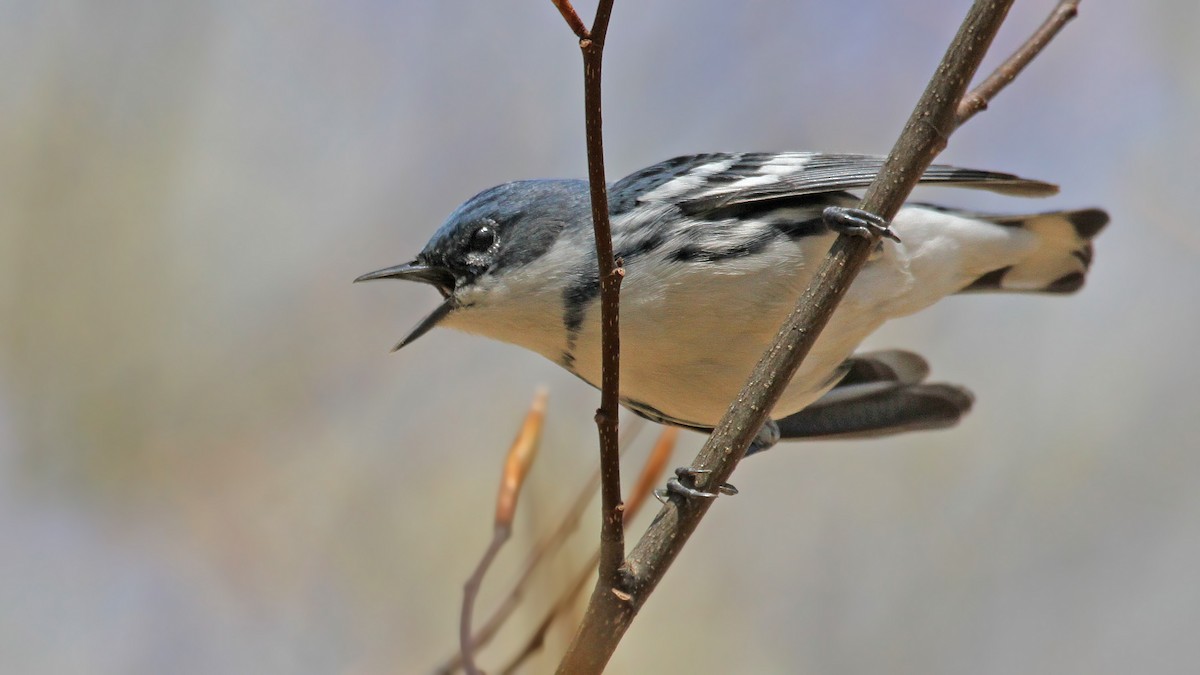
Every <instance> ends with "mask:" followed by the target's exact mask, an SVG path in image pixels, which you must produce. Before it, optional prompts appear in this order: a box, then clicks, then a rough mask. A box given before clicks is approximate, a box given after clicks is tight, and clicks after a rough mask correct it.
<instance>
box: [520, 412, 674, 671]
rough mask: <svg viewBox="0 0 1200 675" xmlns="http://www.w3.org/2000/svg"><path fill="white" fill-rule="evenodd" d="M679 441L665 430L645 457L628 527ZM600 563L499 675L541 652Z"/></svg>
mask: <svg viewBox="0 0 1200 675" xmlns="http://www.w3.org/2000/svg"><path fill="white" fill-rule="evenodd" d="M678 439H679V430H678V429H676V428H674V427H663V430H662V433H661V434H659V436H658V441H657V442H655V444H654V448H653V449H652V450H651V451H650V454H649V455H648V456H647V457H646V463H645V464H643V465H642V472H641V474H639V475H638V479H637V481H636V482H635V483H634V486H633V490H631V491H630V492H629V502H628V508H627V509H626V510H625V522H627V523H628V522H629V521H631V520H633V519H634V518H636V517H637V514H638V511H640V510H641V507H642V505H643V504H645V503H646V498H647V497H649V496H650V493H651V492H653V491H654V486H656V485H658V484H659V482H660V481H662V475H663V470H664V469H665V468H666V466H667V461H668V460H670V459H671V454H672V453H673V452H674V451H675V443H676V442H677V441H678ZM599 559H600V552H599V551H596V553H595V554H593V555H592V557H591V560H590V561H589V562H588V564H587V565H585V566H584V567H583V568H582V569H581V570H580V571H579V575H578V576H577V577H576V578H575V582H574V583H572V584H571V585H570V586H568V587H567V589H566V591H564V592H563V594H562V595H560V596H559V598H558V601H557V602H555V603H554V604H553V605H551V606H550V608H549V609H548V610H546V614H545V616H543V617H542V620H541V622H540V623H538V626H537V628H536V629H535V630H534V631H533V634H532V635H531V636H530V637H529V639H528V640H527V641H526V642H525V644H524V646H522V648H521V650H520V651H518V652H517V655H516V656H514V657H513V659H512V660H511V661H509V663H508V665H507V666H505V667H504V668H503V669H502V670H501V671H500V672H501V673H513V672H516V670H517V668H519V667H520V666H521V664H523V663H524V662H525V661H526V660H527V659H528V658H529V657H530V656H533V655H534V654H536V653H537V652H538V650H540V649H541V648H542V646H543V645H544V644H545V642H546V633H548V632H549V631H550V627H551V626H553V625H554V622H555V620H557V619H558V617H560V616H562V614H563V613H564V612H566V611H567V610H568V609H569V608H570V607H571V606H572V605H574V604H575V600H576V598H578V597H579V592H580V591H582V590H583V588H584V586H585V585H586V584H587V581H588V579H590V578H591V576H592V572H593V571H594V570H595V569H596V563H597V562H598V561H599Z"/></svg>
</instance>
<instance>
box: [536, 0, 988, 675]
mask: <svg viewBox="0 0 1200 675" xmlns="http://www.w3.org/2000/svg"><path fill="white" fill-rule="evenodd" d="M1011 5H1012V0H976V2H975V3H973V5H972V7H971V9H970V11H969V12H968V14H967V17H966V18H965V19H964V20H963V23H962V26H961V27H960V29H959V32H958V34H957V35H956V36H955V38H954V40H953V42H951V44H950V47H949V48H948V50H947V52H946V54H945V56H944V57H943V59H942V62H941V64H940V65H939V67H938V69H937V71H936V72H935V74H934V76H933V78H932V79H931V80H930V83H929V86H928V87H927V88H926V90H925V93H924V94H923V95H922V97H921V100H920V101H919V102H918V104H917V106H916V108H915V109H914V110H913V114H912V116H911V117H910V118H909V121H908V123H907V124H906V126H905V128H904V131H903V132H902V133H901V136H900V138H899V139H898V140H897V142H896V145H895V147H893V149H892V152H891V153H890V154H889V155H888V158H887V160H886V161H885V162H884V165H883V167H882V168H881V170H880V172H879V174H878V175H877V176H876V178H875V180H874V181H873V182H872V184H871V186H870V187H869V188H868V190H867V192H866V195H865V196H864V197H863V200H862V202H861V204H860V205H859V208H861V209H863V210H865V211H869V212H871V213H875V214H878V215H880V216H882V217H884V219H885V220H891V219H892V217H894V216H895V214H896V212H897V211H898V210H899V209H900V206H901V205H902V204H903V202H904V200H905V199H906V198H907V196H908V194H909V193H910V192H911V191H912V188H913V187H914V186H915V185H916V183H917V181H918V179H919V178H920V176H921V175H922V174H923V173H924V171H925V169H926V168H927V167H928V166H929V164H930V163H932V161H933V158H934V157H935V156H936V155H937V154H938V153H939V152H940V151H941V150H942V149H944V148H945V146H946V143H947V141H948V139H949V136H950V134H951V133H952V132H953V131H954V129H955V128H956V126H957V125H956V112H957V108H958V104H959V102H961V101H962V99H963V97H964V95H965V93H966V88H967V85H968V84H969V83H970V80H971V78H972V76H973V75H974V73H975V71H976V70H977V69H978V67H979V63H980V61H981V60H982V59H983V55H984V54H985V53H986V51H987V48H988V47H989V46H990V44H991V41H992V39H993V38H994V37H995V35H996V32H997V31H998V30H999V28H1000V25H1001V24H1002V23H1003V21H1004V18H1005V16H1006V15H1007V13H1008V10H1009V8H1010V7H1011ZM877 240H878V237H877V236H876V237H871V238H856V237H849V236H845V235H843V236H840V237H838V239H837V240H836V241H835V243H834V245H833V248H832V249H831V250H830V252H829V255H828V256H827V258H826V260H825V262H824V263H823V264H822V266H821V268H820V269H819V270H818V272H817V274H816V275H815V276H814V278H813V280H812V282H811V283H810V285H809V287H808V289H807V290H806V291H805V293H804V295H803V296H802V298H801V300H800V302H799V303H798V304H797V306H796V309H795V310H794V312H793V313H792V314H791V316H789V318H788V320H787V322H786V323H785V324H784V325H783V327H781V329H780V332H779V334H778V335H777V336H776V339H775V341H774V342H773V343H772V344H771V346H770V347H769V348H768V349H767V351H766V352H765V353H764V354H763V357H762V359H761V360H760V361H759V362H758V364H757V365H756V367H755V369H754V372H753V374H752V375H751V377H750V379H749V380H748V381H747V383H746V385H745V387H743V389H742V391H741V392H740V393H739V394H738V396H737V398H736V399H735V400H734V402H733V403H731V404H730V407H729V409H728V411H727V412H726V414H725V416H724V417H723V418H722V419H721V421H720V423H719V424H718V425H717V428H716V429H715V430H714V431H713V433H712V435H711V436H710V437H709V439H708V441H707V442H706V443H705V445H704V447H703V448H702V449H701V451H700V454H699V455H697V457H696V459H695V461H694V462H693V463H692V466H693V467H695V468H697V469H705V470H709V471H710V472H711V473H709V474H708V483H707V484H713V485H716V484H720V483H724V482H726V481H727V480H728V479H729V476H730V474H732V472H733V469H734V468H735V467H736V465H737V462H738V460H740V459H741V457H742V455H743V454H744V453H745V450H746V448H747V446H748V445H749V444H750V442H751V441H752V440H753V438H754V436H755V435H756V434H757V432H758V430H759V428H760V427H761V425H762V424H763V423H764V422H765V421H766V419H767V415H768V413H769V411H770V410H771V408H772V406H773V405H774V403H775V401H777V400H778V398H779V396H780V395H781V394H782V393H783V390H784V389H785V388H786V386H787V384H788V382H790V380H791V377H792V375H793V374H794V373H795V371H796V369H797V368H798V367H799V364H800V362H801V361H802V360H803V359H804V357H805V356H806V355H807V354H808V352H809V351H810V350H811V348H812V346H813V344H814V343H815V342H816V339H817V337H818V336H819V335H820V332H821V330H822V329H823V328H824V326H825V325H826V323H828V321H829V318H830V316H831V315H832V314H833V311H834V309H835V308H836V307H837V304H838V302H839V301H840V300H841V298H842V297H843V296H844V295H845V293H846V290H847V289H848V288H849V286H850V283H851V282H852V281H853V279H854V277H855V275H857V273H858V271H859V270H860V269H861V268H862V266H863V264H864V263H865V262H866V259H867V257H868V255H869V253H870V251H871V250H872V248H874V246H875V244H876V242H877ZM711 504H712V502H711V501H709V500H703V499H695V500H681V499H679V498H675V499H672V500H671V501H670V502H669V503H668V504H666V505H664V507H663V509H662V511H660V513H659V515H658V517H657V518H656V519H655V521H654V522H653V523H652V524H651V526H650V528H649V529H648V530H647V531H646V533H645V535H643V537H642V539H641V540H640V541H639V542H638V544H637V545H636V546H635V547H634V549H633V550H632V551H631V552H630V554H629V557H628V559H627V561H626V563H625V565H624V566H623V568H622V571H623V572H624V575H623V577H622V579H621V580H622V582H623V583H622V585H621V586H620V587H616V586H614V587H613V589H612V590H614V591H619V593H601V592H599V591H600V590H601V589H600V587H599V586H597V592H595V593H593V594H592V600H591V602H590V603H589V606H588V609H587V612H586V614H585V616H584V620H583V623H581V624H580V626H579V629H578V631H577V633H576V635H575V638H574V640H573V642H572V644H571V646H570V648H569V649H568V651H567V654H566V655H565V657H564V658H563V661H562V662H561V663H560V664H559V667H558V672H560V673H572V674H574V673H599V672H601V671H602V670H603V669H604V666H605V664H607V662H608V660H609V658H610V657H611V656H612V653H613V651H614V650H615V649H616V646H617V644H618V643H619V642H620V639H621V637H622V636H623V635H624V633H625V631H626V630H627V629H628V627H629V625H630V623H631V622H632V620H633V617H634V616H636V614H637V612H638V610H639V609H640V608H641V606H642V604H643V603H645V601H646V598H647V597H649V595H650V593H652V592H653V590H654V588H655V587H656V586H657V584H658V582H659V581H660V580H661V579H662V577H663V575H664V574H665V573H666V570H667V568H668V567H669V566H670V564H671V563H672V562H673V561H674V559H675V558H676V557H677V556H678V554H679V551H680V550H681V549H682V547H683V545H684V543H685V542H686V541H687V539H688V537H690V536H691V534H692V532H694V531H695V528H696V526H697V525H698V524H699V522H700V519H701V518H702V517H703V516H704V514H705V513H706V512H707V510H708V508H709V507H710V506H711Z"/></svg>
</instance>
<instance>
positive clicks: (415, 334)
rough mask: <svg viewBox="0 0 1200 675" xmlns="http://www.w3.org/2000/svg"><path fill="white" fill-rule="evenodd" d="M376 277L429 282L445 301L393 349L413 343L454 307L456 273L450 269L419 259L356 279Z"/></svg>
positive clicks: (356, 280)
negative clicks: (421, 261) (425, 262)
mask: <svg viewBox="0 0 1200 675" xmlns="http://www.w3.org/2000/svg"><path fill="white" fill-rule="evenodd" d="M374 279H404V280H406V281H419V282H421V283H423V284H429V285H431V286H434V287H436V288H437V289H438V292H439V293H441V294H442V297H443V298H445V301H443V302H442V304H441V305H439V306H438V308H437V309H435V310H433V313H432V314H430V315H429V316H427V317H425V318H424V319H422V320H421V323H419V324H417V326H416V328H413V329H412V331H411V332H409V334H408V336H407V337H405V338H404V339H403V340H401V341H400V342H399V343H397V344H396V346H395V347H393V348H392V351H396V350H398V349H400V348H401V347H405V346H407V345H409V344H411V343H412V342H413V341H414V340H416V339H417V338H419V337H421V336H422V335H424V334H426V333H428V332H429V330H430V329H431V328H433V327H434V326H436V325H438V323H439V322H441V320H442V319H444V318H446V316H447V315H448V314H450V311H451V310H453V309H454V297H453V292H454V275H453V274H451V273H450V271H449V270H446V269H443V268H441V267H434V266H431V265H426V264H424V263H420V262H417V261H413V262H410V263H405V264H403V265H396V266H394V267H387V268H384V269H381V270H376V271H374V272H368V273H366V274H364V275H362V276H361V277H359V278H357V279H355V280H354V282H355V283H358V282H360V281H372V280H374Z"/></svg>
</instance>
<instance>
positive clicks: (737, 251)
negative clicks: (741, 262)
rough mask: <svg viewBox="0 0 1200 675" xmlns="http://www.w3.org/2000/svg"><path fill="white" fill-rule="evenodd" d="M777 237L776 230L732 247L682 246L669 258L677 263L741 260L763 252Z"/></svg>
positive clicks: (766, 231) (764, 232) (767, 231)
mask: <svg viewBox="0 0 1200 675" xmlns="http://www.w3.org/2000/svg"><path fill="white" fill-rule="evenodd" d="M776 236H777V233H776V231H775V230H764V231H763V233H762V234H760V235H758V236H756V237H754V238H753V239H748V240H746V241H742V242H739V243H737V244H733V245H731V246H713V247H708V248H705V247H703V246H700V245H698V244H687V245H686V246H681V247H680V248H679V249H678V250H676V251H675V252H674V253H672V254H671V255H670V256H669V257H670V259H671V260H673V261H675V262H721V261H723V260H729V259H730V258H740V257H742V256H746V255H753V254H755V253H758V252H760V251H762V250H763V249H764V248H766V247H767V245H768V244H770V243H771V241H772V240H773V239H775V237H776Z"/></svg>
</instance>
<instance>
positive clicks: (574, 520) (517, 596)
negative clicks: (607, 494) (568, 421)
mask: <svg viewBox="0 0 1200 675" xmlns="http://www.w3.org/2000/svg"><path fill="white" fill-rule="evenodd" d="M645 426H646V420H644V419H642V418H640V417H635V418H633V420H631V421H630V423H629V424H626V425H625V426H624V427H623V428H622V430H621V439H620V442H619V443H618V445H619V447H620V451H621V454H624V453H625V450H626V449H628V448H629V446H630V445H631V444H632V443H633V441H634V439H636V438H637V436H638V434H639V433H640V432H641V430H642V429H644V428H645ZM599 487H600V470H599V469H597V470H596V471H595V472H594V473H593V474H592V476H591V477H590V478H589V479H588V481H587V483H585V484H584V486H583V487H582V488H581V489H580V490H578V492H577V493H576V497H575V501H574V502H572V503H571V506H570V507H568V508H567V510H566V511H565V512H564V513H563V517H562V520H561V521H560V522H559V524H558V527H556V528H555V529H554V530H553V531H552V532H550V533H549V534H547V535H546V536H544V537H542V539H541V540H540V541H538V543H537V544H536V545H535V546H534V547H533V550H532V551H530V553H529V555H528V556H527V557H526V558H525V563H524V565H523V567H522V569H521V573H520V575H519V576H518V577H517V581H516V582H515V583H514V584H513V586H512V588H511V589H510V590H509V592H508V594H507V595H506V596H505V597H504V599H503V600H501V601H500V604H498V605H497V606H496V609H495V610H494V611H493V612H492V615H491V616H489V617H488V619H487V621H485V622H484V623H483V625H482V626H480V627H479V629H478V630H476V631H475V634H474V635H473V636H471V643H470V644H471V650H472V651H478V650H479V649H480V648H481V647H483V646H484V645H486V644H487V643H488V642H490V641H491V640H492V638H493V637H495V636H496V633H497V632H499V630H500V628H501V627H502V626H503V625H504V622H505V621H507V620H508V618H509V617H510V616H512V613H513V611H514V610H515V609H516V608H517V605H518V604H519V603H520V601H521V599H522V598H523V597H524V595H525V589H526V587H528V586H529V583H530V581H531V580H532V579H533V573H534V572H535V571H536V570H537V568H538V566H539V565H540V564H541V562H542V561H543V560H545V559H546V558H547V557H548V556H549V555H550V554H551V553H553V552H554V551H556V550H558V549H559V548H561V547H562V545H563V544H565V543H566V541H567V538H568V536H569V535H570V534H571V533H572V532H574V531H575V529H576V528H577V527H579V519H580V518H581V517H582V516H583V512H584V509H586V508H587V505H588V504H589V503H591V501H592V498H593V497H594V496H595V494H596V490H597V488H599ZM633 494H635V495H636V494H637V489H635V490H634V492H633ZM595 565H596V562H595V560H593V561H592V568H594V567H595ZM462 665H463V652H462V650H461V649H460V650H459V651H456V652H455V653H454V654H453V655H451V656H450V657H448V658H447V659H446V660H445V661H444V662H443V663H442V664H441V665H440V666H438V667H437V668H435V669H434V671H433V672H434V673H437V674H438V675H448V674H449V673H453V672H455V671H457V670H458V669H459V668H460V667H462Z"/></svg>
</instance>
